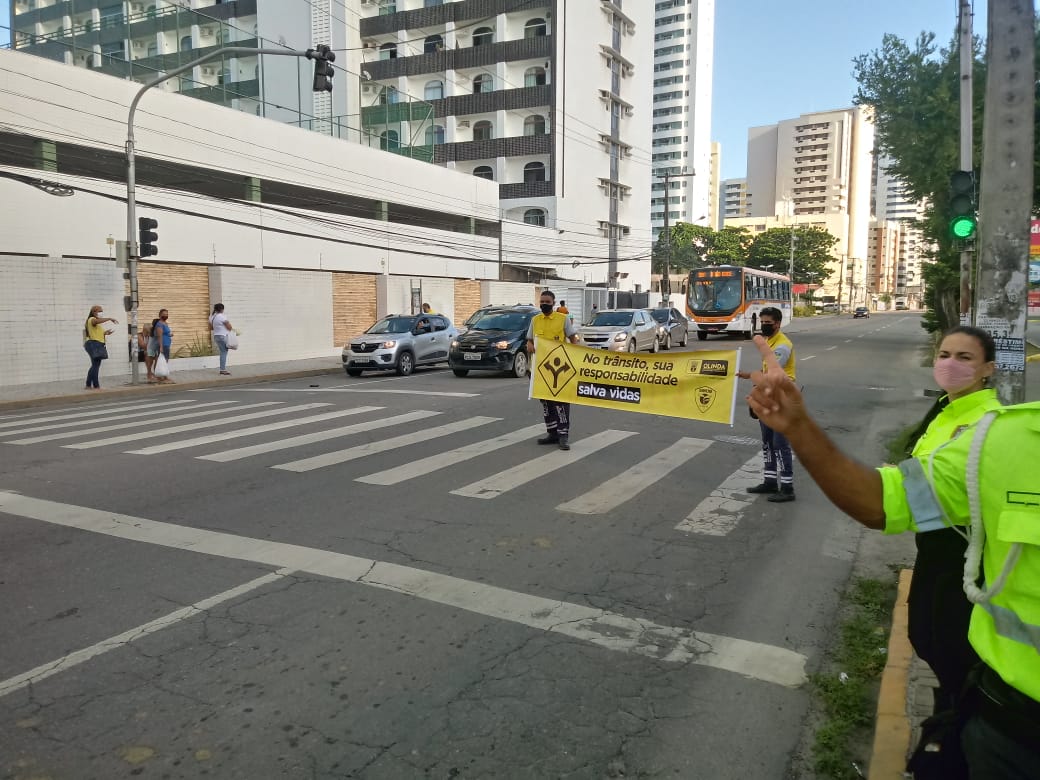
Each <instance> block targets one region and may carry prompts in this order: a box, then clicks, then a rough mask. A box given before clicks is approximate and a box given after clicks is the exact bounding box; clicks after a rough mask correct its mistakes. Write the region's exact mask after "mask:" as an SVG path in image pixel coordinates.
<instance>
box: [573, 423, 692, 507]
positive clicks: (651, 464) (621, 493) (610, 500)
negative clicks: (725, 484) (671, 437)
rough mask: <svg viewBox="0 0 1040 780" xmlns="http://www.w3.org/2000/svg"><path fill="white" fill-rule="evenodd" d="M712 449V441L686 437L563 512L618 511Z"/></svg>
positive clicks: (624, 472)
mask: <svg viewBox="0 0 1040 780" xmlns="http://www.w3.org/2000/svg"><path fill="white" fill-rule="evenodd" d="M710 446H711V440H710V439H694V438H688V437H683V438H681V439H679V441H677V442H675V443H674V444H672V445H671V446H670V447H666V448H665V449H663V450H661V451H660V452H658V453H656V454H655V455H651V456H650V457H648V458H645V459H643V460H639V461H636V462H635V463H633V464H632V465H631V466H629V467H628V468H627V469H625V471H623V472H622V473H621V474H618V475H617V476H614V477H611V478H610V479H608V480H606V481H605V482H603V483H602V484H601V485H598V486H597V487H594V488H593V489H592V490H590V491H589V492H588V493H585V494H584V495H581V496H578V497H577V498H574V499H571V500H570V501H567V502H565V503H563V504H560V505H559V506H558V507H556V508H557V509H559V510H560V511H562V512H574V513H575V514H579V515H599V514H604V513H606V512H609V511H611V510H612V509H616V508H617V507H619V506H620V505H621V504H623V503H625V502H626V501H629V500H630V499H632V498H635V497H636V496H637V495H639V493H641V492H642V491H643V490H645V489H646V488H648V487H650V486H651V485H653V484H654V483H655V482H657V481H658V480H661V479H664V478H665V477H667V476H668V475H669V474H671V473H672V472H673V471H674V470H675V469H677V468H679V466H681V465H683V464H684V463H686V462H687V461H688V460H690V459H691V458H693V457H696V456H697V455H699V454H700V453H702V452H704V450H706V449H707V448H708V447H710Z"/></svg>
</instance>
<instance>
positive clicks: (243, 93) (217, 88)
mask: <svg viewBox="0 0 1040 780" xmlns="http://www.w3.org/2000/svg"><path fill="white" fill-rule="evenodd" d="M179 92H180V94H182V95H187V96H188V97H193V98H198V99H199V100H205V101H208V102H210V103H222V104H226V103H228V102H229V101H231V100H235V99H236V98H248V99H254V100H255V99H258V98H259V97H260V80H259V79H247V80H245V81H232V82H231V83H230V84H215V85H213V86H204V87H191V88H190V89H182V90H179Z"/></svg>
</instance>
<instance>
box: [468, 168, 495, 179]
mask: <svg viewBox="0 0 1040 780" xmlns="http://www.w3.org/2000/svg"><path fill="white" fill-rule="evenodd" d="M473 175H474V176H476V177H477V178H478V179H487V180H488V181H494V180H495V172H494V171H493V170H491V166H490V165H478V166H477V167H476V168H474V169H473Z"/></svg>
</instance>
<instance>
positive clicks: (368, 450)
mask: <svg viewBox="0 0 1040 780" xmlns="http://www.w3.org/2000/svg"><path fill="white" fill-rule="evenodd" d="M501 419H502V418H501V417H470V418H468V419H466V420H458V421H456V422H453V423H446V424H444V425H439V426H437V427H436V428H426V429H424V430H421V431H415V432H413V433H406V434H404V435H402V436H394V437H393V438H391V439H383V440H382V441H372V442H368V443H367V444H359V445H358V446H357V447H350V448H348V449H345V450H336V451H335V452H326V453H325V454H323V455H315V456H314V457H313V458H302V459H301V460H294V461H290V462H289V463H279V464H278V465H277V466H272V467H271V468H273V469H280V470H282V471H295V472H304V471H314V470H315V469H322V468H325V467H326V466H335V465H336V464H338V463H346V462H347V461H348V460H357V459H358V458H364V457H366V456H367V455H374V454H376V453H377V452H386V451H388V450H396V449H398V448H399V447H409V446H411V445H413V444H421V443H423V442H425V441H429V440H430V439H437V438H440V437H441V436H448V435H450V434H452V433H458V432H459V431H466V430H469V429H470V428H477V427H479V426H481V425H487V424H488V423H493V422H498V421H499V420H501ZM421 457H422V460H424V461H425V460H426V459H427V458H426V455H425V453H424V454H423V455H422V456H421Z"/></svg>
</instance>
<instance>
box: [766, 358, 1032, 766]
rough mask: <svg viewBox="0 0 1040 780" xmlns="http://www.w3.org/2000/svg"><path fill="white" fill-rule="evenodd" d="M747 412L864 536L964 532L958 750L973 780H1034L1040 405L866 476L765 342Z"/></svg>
mask: <svg viewBox="0 0 1040 780" xmlns="http://www.w3.org/2000/svg"><path fill="white" fill-rule="evenodd" d="M755 343H756V345H757V346H758V349H759V351H760V352H761V353H762V357H763V359H764V360H765V362H766V369H765V370H764V371H756V372H754V374H753V375H752V377H751V379H752V381H753V382H754V383H755V388H754V390H752V391H751V395H749V396H748V404H749V406H750V407H751V409H752V411H754V412H755V414H757V415H758V416H759V417H760V418H761V419H762V420H763V421H765V422H766V423H767V424H768V425H769V426H770V427H772V428H774V429H775V430H778V431H780V432H781V433H783V434H784V435H785V436H786V437H787V438H788V440H789V441H790V442H791V446H792V447H793V448H794V451H795V453H797V455H798V460H799V461H800V462H801V463H802V465H803V466H804V467H805V469H806V471H808V472H809V475H810V476H811V477H812V478H813V480H815V481H816V483H817V484H818V485H819V486H820V488H821V489H822V490H823V492H824V493H825V494H826V495H827V497H828V498H829V499H830V500H831V501H832V502H833V503H834V505H835V506H837V507H838V508H839V509H841V510H842V511H844V512H845V513H846V514H848V515H849V516H851V517H852V518H853V519H855V520H856V521H858V522H860V523H862V524H863V525H865V526H867V527H868V528H874V529H879V530H883V531H884V532H885V533H902V532H904V531H916V532H918V533H929V532H932V531H936V530H940V529H943V528H948V527H950V526H951V525H956V526H962V527H965V528H966V530H970V536H969V539H970V541H969V544H968V551H967V553H966V555H965V564H964V593H965V595H966V596H967V597H968V599H969V601H971V602H972V603H973V604H974V607H973V609H972V613H971V622H970V625H969V628H968V641H969V642H971V645H972V647H973V648H974V649H975V652H977V653H978V655H979V658H981V659H982V663H981V665H980V666H979V667H977V668H976V670H975V672H974V673H973V675H972V687H971V689H970V691H969V695H968V701H967V703H966V705H965V708H964V711H965V713H966V721H965V723H964V725H963V733H962V734H961V740H960V741H961V745H962V746H963V749H964V755H965V757H966V758H967V760H968V767H969V773H970V777H971V778H972V780H983V779H985V780H990V779H991V778H1016V780H1040V477H1038V476H1037V468H1036V461H1035V458H1034V457H1032V456H1033V455H1034V454H1035V453H1037V452H1040V403H1031V404H1018V405H1016V406H1004V407H1000V408H997V409H993V410H990V411H989V412H987V413H986V415H985V416H983V417H982V419H981V420H979V421H978V422H976V423H974V424H972V425H969V426H968V427H966V428H965V429H964V430H963V431H961V432H960V433H959V434H958V435H956V436H954V438H952V439H950V440H949V441H948V442H946V443H945V444H944V445H942V446H940V447H938V448H936V449H935V450H933V451H932V452H931V453H930V454H929V456H928V457H927V458H910V459H909V460H905V461H903V462H902V463H900V464H899V465H898V466H885V467H882V468H880V469H871V468H868V467H866V466H864V465H862V464H861V463H858V462H857V461H855V460H853V459H852V458H850V457H848V456H847V455H845V454H844V453H843V452H841V451H840V450H839V449H838V448H837V447H836V446H835V445H834V443H833V442H832V441H831V440H830V439H829V438H828V437H827V435H826V434H825V433H824V432H823V431H822V430H821V429H820V427H819V426H818V425H817V424H816V422H815V421H814V420H813V419H812V417H811V416H809V414H808V412H807V411H806V409H805V406H804V404H803V402H802V396H801V393H800V392H799V391H798V387H797V385H795V383H794V382H791V381H790V378H789V377H788V376H787V374H785V373H784V370H783V368H781V367H780V364H779V363H778V362H777V360H776V357H775V356H774V355H773V353H772V350H770V349H769V346H768V345H767V344H766V342H765V339H762V338H761V337H756V338H755Z"/></svg>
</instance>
